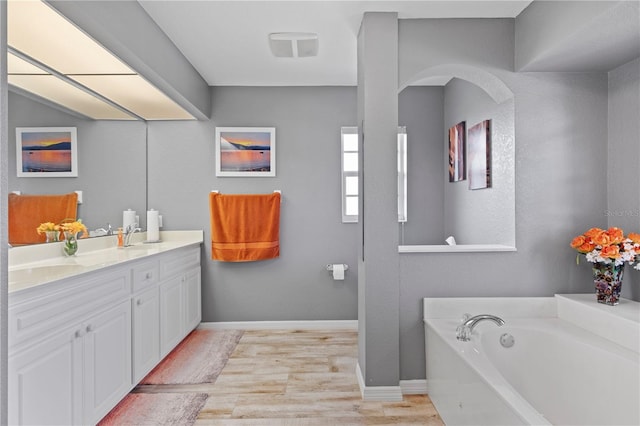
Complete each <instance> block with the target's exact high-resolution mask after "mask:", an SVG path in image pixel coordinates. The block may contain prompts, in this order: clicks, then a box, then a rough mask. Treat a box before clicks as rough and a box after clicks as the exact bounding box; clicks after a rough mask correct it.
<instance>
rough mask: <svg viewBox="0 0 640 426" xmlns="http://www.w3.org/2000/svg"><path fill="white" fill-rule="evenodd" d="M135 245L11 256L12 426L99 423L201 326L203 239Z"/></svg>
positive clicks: (23, 251) (195, 234)
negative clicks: (69, 253) (70, 254)
mask: <svg viewBox="0 0 640 426" xmlns="http://www.w3.org/2000/svg"><path fill="white" fill-rule="evenodd" d="M135 237H137V238H138V240H139V242H137V243H136V244H134V245H132V246H130V247H125V248H116V239H115V237H102V238H96V239H91V240H86V241H84V240H81V241H80V250H79V252H78V254H77V256H73V257H67V258H64V257H62V255H61V248H60V247H59V244H62V243H49V244H42V245H38V246H32V247H17V248H12V249H11V250H10V251H9V312H8V317H9V318H8V319H9V321H8V327H9V340H8V351H9V377H8V386H9V392H8V393H9V401H8V403H9V413H8V414H9V424H16V425H18V424H20V425H21V424H65V425H72V424H73V425H75V424H95V423H97V422H98V421H99V420H100V419H101V418H102V417H103V416H104V415H106V414H107V413H108V412H109V411H110V410H111V409H112V408H113V407H114V406H115V405H116V404H117V403H118V402H119V401H120V400H121V399H122V398H123V397H124V396H126V395H127V393H128V392H129V391H130V390H131V389H133V387H134V386H135V385H136V384H137V383H139V382H140V380H142V379H143V378H144V377H145V376H146V374H147V373H149V372H150V371H151V370H152V369H153V368H154V367H155V366H156V365H157V364H158V363H159V362H160V360H161V359H162V358H164V356H166V355H167V354H168V353H169V352H170V351H171V350H172V349H173V348H174V347H175V346H176V345H177V344H178V343H179V342H180V341H181V340H182V339H183V338H184V337H185V336H186V335H187V334H189V332H190V331H191V330H193V329H194V328H195V327H196V326H197V325H198V324H199V323H200V320H201V303H200V301H201V290H200V277H201V269H200V250H201V244H202V242H203V233H202V231H168V232H167V231H165V232H162V233H161V242H159V243H153V244H146V243H143V242H142V240H144V238H145V236H144V233H143V234H140V235H135ZM28 251H30V252H28ZM26 260H29V261H28V262H27V261H26Z"/></svg>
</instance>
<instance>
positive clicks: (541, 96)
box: [378, 20, 607, 379]
mask: <svg viewBox="0 0 640 426" xmlns="http://www.w3.org/2000/svg"><path fill="white" fill-rule="evenodd" d="M461 21H465V22H467V21H473V20H461ZM503 21H504V22H503ZM451 24H452V25H451V26H450V28H451V30H452V31H453V30H455V32H454V33H450V34H449V33H447V34H442V33H441V31H442V30H443V28H442V26H441V25H440V23H438V22H437V21H435V22H434V21H430V20H422V21H409V22H406V23H405V22H404V21H400V34H401V35H403V36H404V38H403V37H401V39H400V51H401V52H403V51H407V48H406V46H404V44H405V43H407V44H408V45H411V46H412V48H413V49H414V50H413V55H412V56H409V55H404V56H403V57H401V60H400V73H401V75H403V76H411V75H415V74H417V73H419V72H420V70H421V69H425V68H429V67H433V66H437V65H438V64H439V63H441V62H445V61H446V62H460V63H462V64H467V65H470V66H474V67H480V68H482V69H483V70H485V71H489V72H491V73H493V74H494V75H496V76H497V77H498V78H500V79H501V80H502V81H503V82H504V83H506V85H507V86H508V87H509V88H510V89H511V90H512V91H513V93H514V95H515V98H514V99H515V111H516V114H515V132H516V133H515V149H516V175H515V182H516V194H517V196H516V201H517V202H516V216H515V221H516V242H517V248H518V251H517V252H516V253H482V254H465V253H455V254H454V253H440V254H437V253H425V254H403V255H401V256H400V284H399V285H400V295H401V298H400V305H399V306H398V310H399V312H400V360H399V364H400V366H401V374H400V378H401V379H415V378H421V377H424V356H423V354H424V340H423V325H422V309H421V305H420V301H421V299H422V298H424V297H447V296H549V295H553V294H554V293H572V292H592V291H593V289H592V286H593V284H592V278H591V273H590V272H591V271H590V269H589V266H588V265H587V264H586V262H583V264H581V265H579V266H576V264H575V252H574V251H573V250H571V249H570V248H569V246H568V244H569V242H570V241H571V239H572V238H573V237H574V236H575V235H577V234H578V233H581V232H584V230H585V229H588V228H589V227H592V226H601V227H604V226H606V225H607V221H606V218H605V217H604V215H603V214H602V212H603V209H605V208H606V205H607V204H606V203H607V187H606V161H602V159H604V158H606V155H607V147H606V143H603V141H606V140H607V76H606V74H604V73H593V74H590V73H582V74H581V73H513V72H512V71H511V70H510V69H509V68H508V65H509V64H508V61H505V59H504V57H503V55H502V53H501V52H502V50H504V51H506V54H508V55H509V54H510V55H513V50H512V48H513V40H512V39H509V38H510V37H512V34H513V32H512V30H513V27H511V35H509V31H508V28H509V27H510V26H511V25H512V23H510V22H508V20H489V21H484V22H474V23H473V24H472V25H468V26H467V25H463V23H462V22H456V23H453V22H451ZM458 24H460V25H458ZM485 26H487V27H489V28H485ZM492 26H497V28H493V29H491V28H490V27H492ZM500 29H502V31H500ZM445 35H446V36H445ZM503 37H506V39H504V38H503ZM478 39H483V40H485V42H484V43H483V46H485V49H484V50H482V49H479V51H478V52H476V54H475V55H474V56H470V59H469V61H466V62H465V57H464V55H463V54H464V52H465V49H464V48H459V46H466V45H469V46H477V43H474V41H475V40H478ZM428 40H437V42H436V43H427V41H428ZM492 49H497V50H499V51H498V52H494V51H493V50H492ZM509 49H511V50H509ZM479 56H480V57H482V58H484V59H483V60H484V61H485V63H484V64H482V61H481V60H480V59H479V58H478V57H479ZM511 57H512V56H511ZM403 58H404V61H403ZM408 78H409V77H408ZM378 350H383V348H378Z"/></svg>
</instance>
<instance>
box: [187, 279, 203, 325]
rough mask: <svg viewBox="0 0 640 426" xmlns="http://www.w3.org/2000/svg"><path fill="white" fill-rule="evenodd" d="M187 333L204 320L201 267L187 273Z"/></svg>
mask: <svg viewBox="0 0 640 426" xmlns="http://www.w3.org/2000/svg"><path fill="white" fill-rule="evenodd" d="M183 291H184V292H185V327H186V329H185V334H188V333H189V332H190V331H191V330H193V329H194V328H196V327H197V326H198V324H200V321H201V320H202V306H201V296H200V268H197V269H193V270H191V271H190V272H189V273H187V274H186V275H185V282H184V290H183Z"/></svg>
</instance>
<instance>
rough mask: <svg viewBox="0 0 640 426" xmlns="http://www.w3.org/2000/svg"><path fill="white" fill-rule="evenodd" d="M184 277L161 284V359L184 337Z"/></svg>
mask: <svg viewBox="0 0 640 426" xmlns="http://www.w3.org/2000/svg"><path fill="white" fill-rule="evenodd" d="M182 281H183V277H181V276H178V277H175V278H171V279H168V280H167V281H165V282H163V283H161V284H160V357H164V356H165V355H167V354H168V353H169V352H171V350H172V349H173V348H174V347H175V346H176V345H177V344H178V343H180V341H181V340H182V338H183V337H184V336H185V335H184V329H185V327H184V292H183V291H182Z"/></svg>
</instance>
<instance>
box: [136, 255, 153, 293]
mask: <svg viewBox="0 0 640 426" xmlns="http://www.w3.org/2000/svg"><path fill="white" fill-rule="evenodd" d="M158 279H159V270H158V261H157V260H153V261H149V262H144V263H141V264H139V265H136V266H134V267H133V292H134V293H137V292H138V291H140V290H144V289H146V288H149V287H151V286H153V285H155V284H157V283H158Z"/></svg>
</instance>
